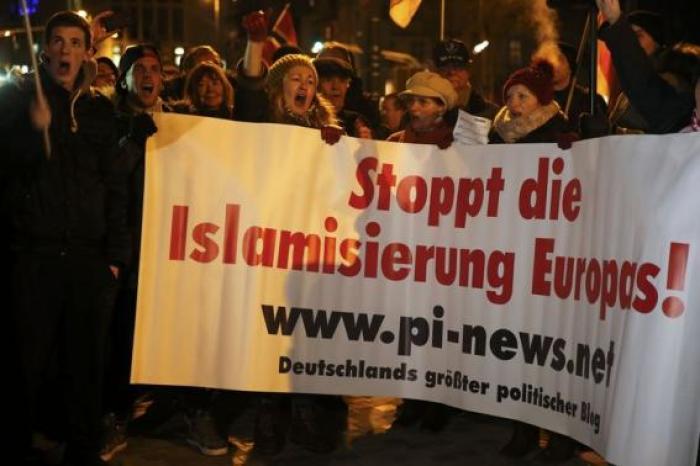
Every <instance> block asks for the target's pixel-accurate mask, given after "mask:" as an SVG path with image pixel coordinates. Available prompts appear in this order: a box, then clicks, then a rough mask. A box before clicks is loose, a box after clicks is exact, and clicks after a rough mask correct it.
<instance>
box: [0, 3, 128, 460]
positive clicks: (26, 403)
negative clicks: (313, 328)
mask: <svg viewBox="0 0 700 466" xmlns="http://www.w3.org/2000/svg"><path fill="white" fill-rule="evenodd" d="M91 43H92V36H91V31H90V25H89V24H88V23H87V21H85V19H83V18H81V17H80V16H78V15H77V14H75V13H73V12H70V11H62V12H59V13H56V14H55V15H53V16H52V17H51V18H50V19H49V21H48V23H47V24H46V28H45V33H44V44H43V48H44V51H43V53H42V63H41V65H40V66H39V67H38V69H37V70H36V71H35V73H38V74H39V76H38V77H39V80H40V82H41V87H42V88H43V93H42V92H41V91H38V89H37V87H36V86H35V81H34V80H33V79H32V78H33V77H32V76H28V79H21V80H20V81H19V82H18V83H16V84H12V85H7V86H3V87H2V89H0V115H1V116H0V135H2V138H3V141H5V148H4V150H3V156H2V157H1V158H0V178H1V179H2V184H1V185H2V186H3V190H2V193H1V195H2V202H1V205H2V206H3V212H2V213H3V217H5V218H7V219H9V224H10V225H9V229H10V231H9V236H10V244H11V250H12V254H11V264H10V265H9V267H10V268H11V277H12V281H13V283H12V292H11V293H12V295H11V305H10V310H11V312H10V316H11V322H12V325H13V329H14V333H15V337H16V344H17V345H16V348H15V349H16V352H17V358H18V360H19V364H20V371H19V372H20V376H19V381H18V382H17V384H18V388H19V393H18V394H17V395H18V397H20V398H19V399H20V401H13V402H14V403H18V404H20V405H21V406H23V413H22V416H21V417H20V418H19V419H14V420H13V421H14V422H13V424H12V425H13V430H17V431H19V435H21V436H22V441H21V442H18V443H13V444H12V445H11V448H13V449H14V453H16V455H12V456H23V455H24V452H25V451H26V449H27V447H28V445H29V441H30V439H31V435H32V432H33V431H34V430H35V429H36V428H37V427H38V426H37V423H38V419H39V418H40V417H41V415H40V412H39V406H40V401H41V399H40V393H42V389H44V388H45V387H46V385H47V383H49V382H55V377H56V376H55V375H54V374H59V375H60V378H59V379H58V383H59V385H60V388H61V390H60V391H59V393H61V396H59V397H57V398H59V399H58V400H51V401H52V402H54V403H57V405H54V406H55V407H56V408H57V409H56V412H61V413H63V412H65V413H66V416H65V418H64V419H56V421H57V422H60V423H61V427H62V428H61V430H62V432H64V433H65V439H56V440H65V442H66V445H67V447H66V453H65V456H66V463H67V464H75V465H82V466H92V465H99V464H104V463H103V462H102V461H101V460H100V458H99V438H98V437H99V432H100V428H99V427H100V417H101V389H102V375H103V365H104V350H105V347H106V345H105V339H106V335H107V328H108V324H109V321H110V318H111V313H112V307H113V298H114V294H115V292H116V283H117V278H118V277H119V274H120V271H121V270H122V268H123V267H124V265H125V264H126V263H127V262H128V260H129V235H128V230H127V228H126V203H127V195H126V192H127V189H126V178H125V176H124V173H123V171H121V170H119V169H118V164H117V140H116V132H115V128H116V125H115V120H114V109H113V107H112V104H111V103H110V102H109V100H108V99H107V98H105V97H104V96H102V95H100V94H98V93H96V92H94V91H93V90H92V89H91V88H90V83H91V82H92V80H93V78H94V76H95V72H96V67H95V64H94V62H93V61H90V59H89V58H90V53H89V51H90V46H91ZM42 131H48V135H49V138H50V147H51V148H52V149H51V154H50V157H48V156H47V155H48V154H46V149H45V145H44V144H42V140H41V138H40V137H38V134H40V133H41V132H42ZM41 414H43V415H45V413H41ZM15 459H17V461H14V460H15ZM23 460H24V458H12V459H11V460H10V463H11V464H23V463H22V461H23Z"/></svg>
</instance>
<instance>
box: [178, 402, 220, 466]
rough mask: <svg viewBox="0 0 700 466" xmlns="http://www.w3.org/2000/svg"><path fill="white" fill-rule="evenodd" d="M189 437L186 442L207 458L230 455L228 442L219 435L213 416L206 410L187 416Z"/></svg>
mask: <svg viewBox="0 0 700 466" xmlns="http://www.w3.org/2000/svg"><path fill="white" fill-rule="evenodd" d="M187 427H188V431H187V437H186V438H185V441H186V442H187V443H189V444H190V445H192V446H193V447H195V448H197V449H198V450H199V451H200V452H201V453H202V454H203V455H206V456H222V455H225V454H227V453H228V441H227V440H226V439H225V438H224V437H222V436H221V434H219V430H218V429H217V428H216V423H215V422H214V418H213V417H212V415H211V414H210V413H209V412H208V411H205V410H197V411H196V412H195V413H194V414H192V415H188V416H187Z"/></svg>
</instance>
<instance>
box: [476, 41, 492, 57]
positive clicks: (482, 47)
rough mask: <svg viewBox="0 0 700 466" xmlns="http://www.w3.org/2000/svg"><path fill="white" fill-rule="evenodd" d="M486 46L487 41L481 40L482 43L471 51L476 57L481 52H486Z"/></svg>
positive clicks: (487, 44)
mask: <svg viewBox="0 0 700 466" xmlns="http://www.w3.org/2000/svg"><path fill="white" fill-rule="evenodd" d="M488 46H489V41H487V40H483V41H481V42H479V43H478V44H476V45H475V46H474V48H473V49H472V51H473V52H474V54H475V55H476V54H479V53H481V52H483V51H484V50H486V47H488Z"/></svg>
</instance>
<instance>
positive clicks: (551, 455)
mask: <svg viewBox="0 0 700 466" xmlns="http://www.w3.org/2000/svg"><path fill="white" fill-rule="evenodd" d="M575 452H576V441H575V440H573V439H571V438H569V437H566V436H564V435H561V434H557V433H555V432H550V433H549V443H548V444H547V448H545V449H544V450H542V451H541V452H539V453H538V454H537V456H535V458H534V461H537V462H541V463H550V464H551V463H563V462H565V461H568V460H570V459H571V458H573V457H574V453H575Z"/></svg>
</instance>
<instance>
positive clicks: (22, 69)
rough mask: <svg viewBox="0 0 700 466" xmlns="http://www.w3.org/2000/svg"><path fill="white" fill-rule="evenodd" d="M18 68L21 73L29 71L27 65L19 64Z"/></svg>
mask: <svg viewBox="0 0 700 466" xmlns="http://www.w3.org/2000/svg"><path fill="white" fill-rule="evenodd" d="M19 70H20V71H21V72H22V74H26V73H29V67H28V66H27V65H22V66H20V67H19Z"/></svg>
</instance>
